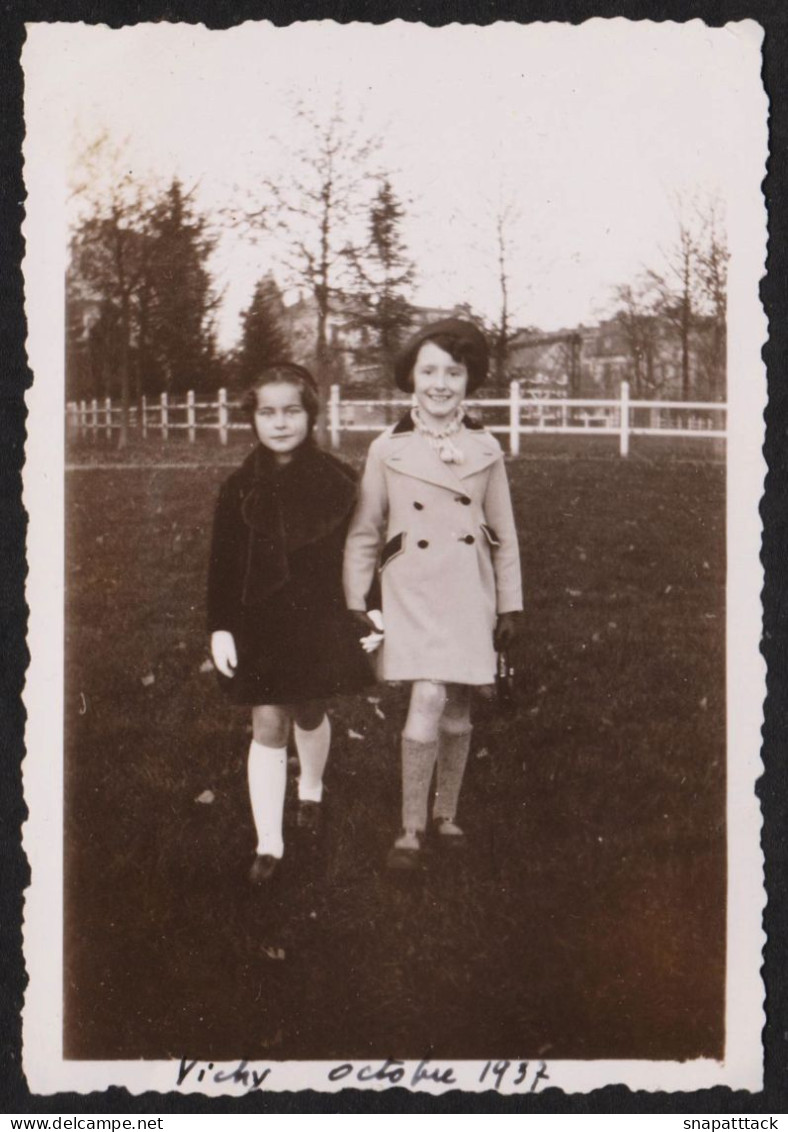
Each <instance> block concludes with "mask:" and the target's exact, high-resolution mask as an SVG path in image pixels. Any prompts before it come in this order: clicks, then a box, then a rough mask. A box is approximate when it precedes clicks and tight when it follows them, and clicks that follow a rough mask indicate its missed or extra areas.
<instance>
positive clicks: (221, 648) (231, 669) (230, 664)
mask: <svg viewBox="0 0 788 1132" xmlns="http://www.w3.org/2000/svg"><path fill="white" fill-rule="evenodd" d="M211 656H212V657H213V663H214V664H215V665H216V668H217V670H218V671H219V672H221V674H222V676H227V677H231V676H234V675H235V669H236V668H237V666H238V656H237V654H236V651H235V638H234V637H233V635H232V633H228V632H227V630H226V629H218V630H217V631H216V632H215V633H211Z"/></svg>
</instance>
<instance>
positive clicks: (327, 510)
mask: <svg viewBox="0 0 788 1132" xmlns="http://www.w3.org/2000/svg"><path fill="white" fill-rule="evenodd" d="M355 500H356V475H355V472H353V470H352V469H351V468H349V467H348V466H347V465H346V464H343V463H342V462H341V461H340V460H337V459H336V458H335V457H334V456H331V455H329V454H328V453H326V452H322V451H320V450H319V449H318V448H315V447H314V446H313V445H312V444H311V443H310V442H308V443H307V444H305V445H303V446H302V447H301V448H300V449H298V451H297V452H296V453H295V456H294V459H293V460H292V462H291V463H290V464H288V465H285V466H284V467H282V468H277V467H276V465H275V463H274V461H273V459H272V457H271V455H270V453H269V452H268V450H267V449H265V448H264V447H263V446H262V445H259V446H258V447H257V448H256V449H255V450H254V451H253V452H252V453H251V454H250V456H249V457H248V458H247V459H246V460H245V461H244V463H243V464H242V466H241V467H240V468H239V469H238V470H237V471H235V472H233V474H232V475H231V476H230V477H229V479H227V480H226V481H225V483H224V484H223V485H222V488H221V490H220V492H219V500H218V503H217V505H216V512H215V516H214V525H213V538H212V543H211V556H210V565H209V571H208V600H207V613H208V631H209V632H210V633H213V632H215V631H217V630H220V629H223V630H226V631H228V632H230V633H232V634H233V637H234V639H235V645H236V651H237V653H238V667H237V669H236V672H235V675H234V676H233V677H232V678H231V679H228V678H226V677H224V676H222V675H221V674H219V682H220V685H221V686H222V688H223V689H224V691H225V692H226V693H227V694H228V696H230V698H231V699H232V700H233V701H234V702H235V703H239V704H287V703H293V702H297V701H301V700H312V699H323V698H326V697H330V696H333V695H336V694H338V693H351V692H357V691H360V690H361V689H362V688H364V687H365V686H366V685H368V684H370V683H371V682H372V680H373V674H372V670H371V667H370V664H369V662H368V660H367V658H366V656H365V654H364V652H363V650H362V648H361V646H360V644H359V639H358V638H359V632H358V629H357V628H356V627H355V625H354V624H353V622H352V619H351V618H350V616H349V615H348V613H347V610H346V607H345V601H344V596H343V593H342V551H343V546H344V541H345V535H346V532H347V526H348V521H349V519H350V515H351V513H352V510H353V507H354V504H355Z"/></svg>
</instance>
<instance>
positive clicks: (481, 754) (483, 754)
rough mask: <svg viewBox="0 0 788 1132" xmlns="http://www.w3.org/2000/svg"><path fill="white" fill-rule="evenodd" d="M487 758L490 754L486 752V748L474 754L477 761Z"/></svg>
mask: <svg viewBox="0 0 788 1132" xmlns="http://www.w3.org/2000/svg"><path fill="white" fill-rule="evenodd" d="M489 757H490V752H489V751H488V750H487V748H486V747H482V748H481V750H480V751H477V752H476V758H477V759H488V758H489Z"/></svg>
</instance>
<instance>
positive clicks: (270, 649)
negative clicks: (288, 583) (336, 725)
mask: <svg viewBox="0 0 788 1132" xmlns="http://www.w3.org/2000/svg"><path fill="white" fill-rule="evenodd" d="M290 588H291V587H286V588H285V590H284V591H282V592H281V593H279V594H278V595H275V596H276V597H277V598H278V600H277V601H274V600H269V601H268V602H266V604H265V606H264V607H263V608H261V609H259V610H254V611H250V612H249V616H248V619H247V620H245V621H244V622H243V623H242V624H241V625H240V626H239V628H238V631H237V633H236V649H237V652H238V667H237V669H236V672H235V675H234V676H233V677H232V679H228V678H227V677H225V676H222V675H221V674H218V678H219V683H220V686H221V688H222V690H223V691H224V692H225V694H226V695H227V696H228V697H229V698H230V699H231V700H232V701H233V703H236V704H249V705H256V704H291V703H299V702H303V701H305V700H322V699H330V698H331V697H332V696H338V695H353V694H356V693H358V692H361V691H363V689H364V688H367V687H369V686H370V685H371V684H373V683H374V682H375V674H374V670H373V667H372V664H371V663H370V661H369V659H368V658H367V655H366V653H365V652H364V650H363V649H362V647H361V645H360V643H359V630H358V628H357V626H356V624H355V622H354V621H353V619H352V617H351V616H350V614H349V613H348V612H347V610H346V609H345V608H344V603H342V602H341V601H337V603H336V604H333V603H332V605H331V606H329V607H328V608H326V607H323V608H322V609H321V610H319V611H316V610H315V609H314V607H312V608H311V609H310V608H309V607H308V606H307V607H306V608H305V607H304V605H303V603H300V602H298V601H297V600H294V597H295V596H296V595H293V594H292V593H290V592H288V590H289V589H290Z"/></svg>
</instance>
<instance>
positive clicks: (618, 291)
mask: <svg viewBox="0 0 788 1132" xmlns="http://www.w3.org/2000/svg"><path fill="white" fill-rule="evenodd" d="M661 299H662V295H661V291H660V290H659V288H657V287H656V286H655V284H654V280H653V278H652V276H651V275H650V274H648V273H647V274H646V275H642V276H640V278H639V279H637V280H636V281H635V283H625V284H622V285H620V286H618V287H615V288H614V289H613V300H614V302H615V304H616V316H617V319H618V323H619V326H620V327H621V330H622V333H623V336H624V340H625V341H626V344H627V348H628V350H629V354H630V358H631V363H632V369H631V374H632V392H633V393H634V395H635V397H636V398H637V397H642V396H645V395H650V394H653V393H656V392H657V391H658V390H659V389H660V387H661V385H662V378H661V377H658V376H657V373H658V370H657V365H656V362H657V351H658V348H659V338H660V332H659V320H660V307H661Z"/></svg>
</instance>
